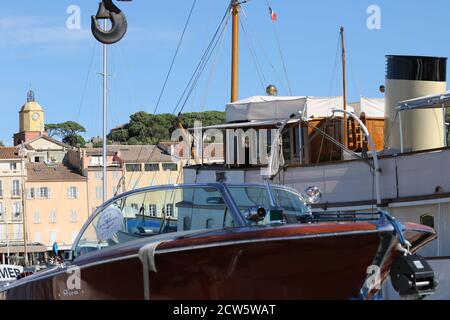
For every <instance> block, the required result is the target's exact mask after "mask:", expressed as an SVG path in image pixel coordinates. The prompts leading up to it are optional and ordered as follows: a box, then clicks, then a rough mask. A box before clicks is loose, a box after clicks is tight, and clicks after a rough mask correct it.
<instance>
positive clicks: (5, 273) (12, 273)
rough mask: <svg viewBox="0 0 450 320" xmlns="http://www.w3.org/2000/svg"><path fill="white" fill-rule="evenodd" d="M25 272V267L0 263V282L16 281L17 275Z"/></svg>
mask: <svg viewBox="0 0 450 320" xmlns="http://www.w3.org/2000/svg"><path fill="white" fill-rule="evenodd" d="M22 272H23V267H21V266H12V265H5V264H1V265H0V282H10V281H15V280H16V279H17V276H18V275H19V274H21V273H22Z"/></svg>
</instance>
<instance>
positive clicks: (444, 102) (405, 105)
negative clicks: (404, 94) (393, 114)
mask: <svg viewBox="0 0 450 320" xmlns="http://www.w3.org/2000/svg"><path fill="white" fill-rule="evenodd" d="M442 107H445V108H448V107H450V91H447V92H445V93H442V94H436V95H431V96H424V97H419V98H415V99H410V100H405V101H401V102H399V103H398V104H397V108H396V109H397V110H398V111H404V110H412V109H432V108H442Z"/></svg>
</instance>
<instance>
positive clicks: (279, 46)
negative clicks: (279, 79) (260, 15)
mask: <svg viewBox="0 0 450 320" xmlns="http://www.w3.org/2000/svg"><path fill="white" fill-rule="evenodd" d="M267 7H268V8H270V7H271V6H270V3H269V1H267ZM272 29H273V33H274V35H275V40H276V42H277V46H278V52H279V54H280V58H281V63H282V65H283V70H284V76H285V77H286V82H287V85H288V88H289V95H291V96H292V89H291V83H290V81H289V76H288V72H287V68H286V61H285V59H284V55H283V50H282V49H281V42H280V37H279V36H278V31H277V26H276V24H275V23H273V22H272Z"/></svg>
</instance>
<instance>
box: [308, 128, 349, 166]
mask: <svg viewBox="0 0 450 320" xmlns="http://www.w3.org/2000/svg"><path fill="white" fill-rule="evenodd" d="M341 125H342V121H341V120H340V119H313V120H310V121H309V126H307V127H306V125H304V127H306V129H305V130H307V140H308V141H305V144H306V150H307V154H308V159H307V160H308V161H307V163H309V164H314V163H321V162H329V161H339V160H341V159H342V150H341V148H340V147H339V146H337V145H336V144H334V143H332V142H331V141H330V140H329V139H327V138H326V137H325V136H324V135H323V134H320V133H318V132H317V130H314V129H313V128H318V129H320V130H322V131H324V132H326V133H327V134H328V135H330V136H332V137H333V138H334V139H336V140H337V141H339V142H341V141H342V138H341V135H342V134H341Z"/></svg>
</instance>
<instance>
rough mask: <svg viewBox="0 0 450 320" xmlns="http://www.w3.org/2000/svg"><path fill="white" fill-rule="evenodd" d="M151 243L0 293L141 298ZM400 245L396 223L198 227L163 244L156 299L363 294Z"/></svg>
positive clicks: (417, 229) (420, 232) (425, 232)
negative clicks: (144, 250)
mask: <svg viewBox="0 0 450 320" xmlns="http://www.w3.org/2000/svg"><path fill="white" fill-rule="evenodd" d="M409 229H410V230H409V231H408V232H406V233H405V235H406V236H407V238H408V239H409V240H410V241H411V242H412V243H413V246H414V248H419V247H420V246H421V245H424V244H425V243H427V242H429V241H431V240H433V239H434V237H435V234H434V232H433V231H432V229H430V228H426V227H423V226H416V225H409ZM148 242H151V240H150V239H146V240H145V241H137V242H133V243H129V244H127V245H124V246H117V247H112V248H110V249H107V250H103V251H101V252H98V253H96V254H94V255H90V254H89V255H86V256H85V257H84V256H82V257H80V258H79V259H77V260H75V262H74V265H73V266H72V267H70V268H71V269H69V271H70V272H67V271H68V270H66V268H59V269H55V270H49V271H46V272H44V273H41V274H36V275H34V276H31V277H29V278H25V279H23V280H20V281H18V282H17V283H16V284H14V286H12V287H11V288H9V289H8V290H6V291H3V292H0V298H1V299H45V300H48V299H143V298H144V277H143V265H142V263H141V260H140V259H139V257H138V255H137V252H138V250H139V248H141V247H142V246H143V245H145V244H146V243H148ZM395 244H396V238H395V237H394V234H393V232H392V229H391V228H389V227H388V226H381V227H380V226H376V225H375V224H372V223H349V224H334V223H333V224H330V223H328V224H320V225H312V226H311V225H295V226H284V227H273V228H261V229H256V230H255V228H241V229H238V230H236V229H235V230H221V231H213V232H211V231H210V232H203V233H196V234H193V235H191V236H184V237H180V238H174V239H171V241H168V242H164V243H161V244H160V245H159V246H158V250H157V251H156V255H155V259H154V261H155V264H156V267H157V272H156V273H155V272H153V271H150V273H149V283H148V284H149V288H150V298H151V299H184V300H197V299H220V300H222V299H233V300H235V299H275V300H277V299H352V298H358V296H359V294H360V289H361V288H362V287H363V286H364V284H365V281H366V278H367V271H368V268H369V266H372V265H374V264H375V265H377V266H378V267H380V268H381V276H382V278H383V279H384V278H386V276H387V274H388V272H389V267H390V263H391V262H392V260H393V259H394V258H395V256H396V255H397V253H396V251H395V250H393V248H394V245H395ZM74 267H75V268H76V267H79V268H80V273H79V275H80V279H81V281H80V283H79V284H80V287H79V288H80V289H78V287H77V288H73V281H72V280H73V272H71V271H73V268H74ZM71 276H72V278H71ZM71 281H72V282H71ZM71 284H72V286H71ZM75 287H76V286H75ZM374 292H375V291H372V293H374Z"/></svg>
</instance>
